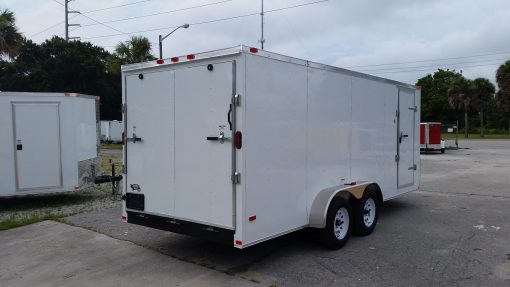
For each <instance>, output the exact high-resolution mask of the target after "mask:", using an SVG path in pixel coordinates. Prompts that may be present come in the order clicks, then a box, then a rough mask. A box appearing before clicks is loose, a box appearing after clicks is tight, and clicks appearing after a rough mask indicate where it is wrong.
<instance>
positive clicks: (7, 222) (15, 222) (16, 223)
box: [0, 213, 62, 230]
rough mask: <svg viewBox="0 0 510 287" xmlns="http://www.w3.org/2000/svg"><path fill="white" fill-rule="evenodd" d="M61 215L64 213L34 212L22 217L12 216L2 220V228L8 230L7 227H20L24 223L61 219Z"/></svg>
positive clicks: (0, 222) (0, 223)
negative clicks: (41, 213)
mask: <svg viewBox="0 0 510 287" xmlns="http://www.w3.org/2000/svg"><path fill="white" fill-rule="evenodd" d="M61 217H62V215H61V216H58V215H56V214H51V213H48V214H43V215H40V214H32V215H29V216H25V217H21V218H16V217H14V216H12V217H11V218H8V219H4V220H2V221H0V230H7V229H11V228H15V227H20V226H24V225H28V224H32V223H36V222H40V221H44V220H55V221H59V220H60V218H61Z"/></svg>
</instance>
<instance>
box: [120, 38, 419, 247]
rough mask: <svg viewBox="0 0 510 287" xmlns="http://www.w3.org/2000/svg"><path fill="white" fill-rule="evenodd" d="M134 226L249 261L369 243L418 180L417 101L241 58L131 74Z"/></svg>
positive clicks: (404, 89) (236, 51)
mask: <svg viewBox="0 0 510 287" xmlns="http://www.w3.org/2000/svg"><path fill="white" fill-rule="evenodd" d="M122 73H123V78H122V80H123V112H124V113H123V117H124V123H125V131H126V136H127V138H126V145H125V146H124V165H125V166H124V178H125V183H126V184H125V185H124V186H125V188H124V194H125V196H124V199H125V202H124V205H123V214H122V218H123V219H124V220H126V221H127V222H129V223H134V224H139V225H144V226H150V227H155V228H159V229H163V230H169V231H173V232H177V233H183V234H188V235H194V236H199V237H203V238H207V239H213V240H218V241H222V242H227V243H228V244H232V245H233V246H234V247H236V248H244V247H247V246H250V245H253V244H256V243H258V242H262V241H265V240H268V239H270V238H274V237H276V236H279V235H282V234H285V233H289V232H292V231H295V230H298V229H302V228H306V227H313V228H318V229H320V230H321V232H320V234H321V236H322V238H323V240H324V242H325V243H326V245H327V246H329V247H331V248H339V247H341V246H343V244H345V242H346V241H347V239H348V238H349V235H350V233H351V230H353V231H355V232H356V233H358V234H361V235H366V234H369V233H370V232H371V231H372V230H373V229H374V227H375V225H376V223H377V217H378V210H379V207H380V204H381V203H382V202H383V201H385V200H388V199H391V198H394V197H396V196H399V195H402V194H404V193H407V192H410V191H414V190H416V189H417V188H418V185H419V180H420V161H419V160H420V158H419V151H420V148H419V133H418V132H419V129H418V124H419V119H420V114H419V111H420V91H419V89H417V87H415V86H412V85H408V84H404V83H399V82H395V81H392V80H387V79H383V78H378V77H374V76H370V75H366V74H361V73H358V72H353V71H348V70H345V69H340V68H336V67H332V66H327V65H322V64H317V63H313V62H310V61H305V60H300V59H296V58H291V57H287V56H283V55H279V54H274V53H270V52H266V51H260V50H258V49H256V48H249V47H245V46H240V47H235V48H229V49H224V50H217V51H212V52H207V53H201V54H191V55H187V56H181V57H173V58H170V59H165V60H158V61H154V62H147V63H141V64H132V65H127V66H123V68H122Z"/></svg>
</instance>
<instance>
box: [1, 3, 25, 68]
mask: <svg viewBox="0 0 510 287" xmlns="http://www.w3.org/2000/svg"><path fill="white" fill-rule="evenodd" d="M14 22H15V17H14V13H13V12H11V11H9V10H8V9H5V10H3V11H1V12H0V56H8V57H9V58H11V59H13V58H14V57H16V56H17V55H18V53H19V49H20V47H21V43H22V41H23V37H22V36H21V34H20V33H19V32H18V29H17V28H16V25H15V23H14Z"/></svg>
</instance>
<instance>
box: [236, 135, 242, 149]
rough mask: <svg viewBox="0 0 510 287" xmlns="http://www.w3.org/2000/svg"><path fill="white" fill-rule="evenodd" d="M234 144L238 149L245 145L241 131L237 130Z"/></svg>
mask: <svg viewBox="0 0 510 287" xmlns="http://www.w3.org/2000/svg"><path fill="white" fill-rule="evenodd" d="M234 145H235V147H236V149H241V147H242V146H243V134H242V133H241V132H236V133H235V134H234Z"/></svg>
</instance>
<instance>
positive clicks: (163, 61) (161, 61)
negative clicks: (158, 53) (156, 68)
mask: <svg viewBox="0 0 510 287" xmlns="http://www.w3.org/2000/svg"><path fill="white" fill-rule="evenodd" d="M164 63H165V60H163V59H157V60H156V64H164Z"/></svg>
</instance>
